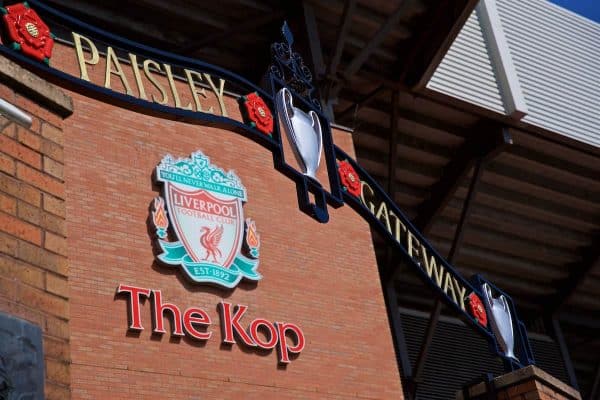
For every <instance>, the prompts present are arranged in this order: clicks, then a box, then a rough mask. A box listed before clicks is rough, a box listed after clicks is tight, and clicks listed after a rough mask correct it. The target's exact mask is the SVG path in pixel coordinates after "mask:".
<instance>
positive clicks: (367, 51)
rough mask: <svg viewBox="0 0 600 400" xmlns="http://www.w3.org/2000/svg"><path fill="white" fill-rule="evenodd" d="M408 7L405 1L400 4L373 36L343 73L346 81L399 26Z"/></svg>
mask: <svg viewBox="0 0 600 400" xmlns="http://www.w3.org/2000/svg"><path fill="white" fill-rule="evenodd" d="M405 7H406V5H405V4H404V2H403V1H401V2H400V5H399V6H398V8H396V10H395V11H394V12H393V13H392V14H391V15H390V16H389V17H388V19H387V20H386V21H385V22H384V23H383V24H382V25H381V27H380V28H379V30H378V31H377V32H376V33H375V35H373V37H372V38H371V40H369V42H368V43H367V44H366V45H365V47H363V48H362V50H361V51H360V53H358V54H357V55H356V56H355V57H354V59H352V61H351V62H350V64H348V66H347V67H346V69H345V70H344V72H343V76H344V78H345V79H346V80H350V79H351V78H352V77H353V76H354V74H356V72H357V71H358V70H359V69H360V68H361V67H362V66H363V64H364V63H365V61H367V59H368V58H369V56H370V55H371V53H373V51H374V50H375V49H376V48H377V47H379V45H380V44H381V42H382V41H383V39H385V37H386V36H387V34H388V33H390V31H391V30H392V29H393V28H394V27H395V26H396V25H397V24H398V21H399V20H400V17H401V16H402V14H403V12H404V10H405Z"/></svg>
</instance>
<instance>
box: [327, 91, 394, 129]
mask: <svg viewBox="0 0 600 400" xmlns="http://www.w3.org/2000/svg"><path fill="white" fill-rule="evenodd" d="M384 90H385V86H384V85H379V86H377V87H376V88H375V89H373V90H372V91H370V92H369V93H367V94H366V95H365V96H364V97H362V98H361V99H359V100H357V101H355V102H354V104H352V105H351V106H349V107H348V108H346V109H345V110H344V111H341V112H339V113H338V114H337V115H336V121H339V122H342V121H344V119H346V118H348V117H352V116H355V115H356V113H357V112H358V110H359V109H360V108H361V107H364V106H366V105H367V104H369V103H370V102H372V101H373V100H375V99H376V98H377V96H379V94H381V92H383V91H384Z"/></svg>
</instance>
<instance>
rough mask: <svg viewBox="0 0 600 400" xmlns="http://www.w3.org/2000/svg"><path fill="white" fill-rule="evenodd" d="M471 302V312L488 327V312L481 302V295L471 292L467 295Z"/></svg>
mask: <svg viewBox="0 0 600 400" xmlns="http://www.w3.org/2000/svg"><path fill="white" fill-rule="evenodd" d="M467 300H468V302H469V313H470V314H471V315H472V316H473V318H475V319H476V320H477V322H479V324H480V325H481V326H483V327H487V322H488V321H487V313H486V312H485V306H484V305H483V303H482V302H481V299H480V298H479V296H477V295H476V294H475V293H471V294H470V295H469V297H467Z"/></svg>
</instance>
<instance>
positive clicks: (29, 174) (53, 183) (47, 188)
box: [17, 163, 65, 198]
mask: <svg viewBox="0 0 600 400" xmlns="http://www.w3.org/2000/svg"><path fill="white" fill-rule="evenodd" d="M17 178H20V179H22V180H24V181H26V182H29V183H30V184H31V185H33V186H35V187H37V188H39V189H41V190H43V191H44V192H47V193H50V194H53V195H55V196H57V197H61V198H62V197H64V195H65V187H64V184H63V183H62V182H60V181H58V180H57V179H55V178H52V177H50V176H48V175H45V174H43V173H41V172H39V171H36V170H35V169H33V168H31V167H29V166H27V165H25V164H21V163H17Z"/></svg>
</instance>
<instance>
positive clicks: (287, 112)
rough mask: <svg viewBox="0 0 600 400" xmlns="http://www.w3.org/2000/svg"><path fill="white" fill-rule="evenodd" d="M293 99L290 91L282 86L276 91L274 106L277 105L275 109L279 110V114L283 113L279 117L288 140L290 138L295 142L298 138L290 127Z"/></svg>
mask: <svg viewBox="0 0 600 400" xmlns="http://www.w3.org/2000/svg"><path fill="white" fill-rule="evenodd" d="M293 101H294V100H293V99H292V94H291V93H290V91H289V90H287V89H286V88H282V89H281V90H280V91H279V92H278V93H277V99H276V106H277V111H279V112H280V113H281V114H283V116H282V117H283V118H281V119H282V120H283V121H282V122H283V123H284V124H285V126H286V128H287V129H286V130H285V132H286V133H287V134H288V137H289V136H291V137H290V140H292V141H293V142H297V140H298V138H297V137H296V134H295V132H294V129H292V123H291V121H292V118H293V117H294V104H293Z"/></svg>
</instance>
